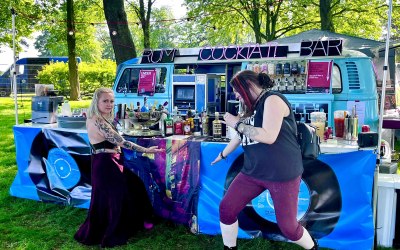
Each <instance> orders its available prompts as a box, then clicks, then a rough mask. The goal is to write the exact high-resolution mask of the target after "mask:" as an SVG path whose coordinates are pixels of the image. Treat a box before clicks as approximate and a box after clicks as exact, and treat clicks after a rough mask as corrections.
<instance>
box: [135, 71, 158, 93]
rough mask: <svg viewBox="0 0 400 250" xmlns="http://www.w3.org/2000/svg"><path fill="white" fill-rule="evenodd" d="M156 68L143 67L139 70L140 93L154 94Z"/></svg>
mask: <svg viewBox="0 0 400 250" xmlns="http://www.w3.org/2000/svg"><path fill="white" fill-rule="evenodd" d="M156 75H157V71H156V70H155V69H141V70H140V72H139V83H138V95H151V96H152V95H154V91H155V86H156Z"/></svg>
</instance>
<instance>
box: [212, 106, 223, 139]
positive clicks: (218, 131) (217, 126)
mask: <svg viewBox="0 0 400 250" xmlns="http://www.w3.org/2000/svg"><path fill="white" fill-rule="evenodd" d="M212 125H213V126H212V128H213V138H214V139H220V138H222V123H221V121H220V120H219V112H215V120H214V121H213V122H212Z"/></svg>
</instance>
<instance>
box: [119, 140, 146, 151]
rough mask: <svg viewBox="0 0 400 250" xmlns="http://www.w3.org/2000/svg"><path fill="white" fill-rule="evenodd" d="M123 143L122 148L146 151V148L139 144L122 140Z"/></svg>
mask: <svg viewBox="0 0 400 250" xmlns="http://www.w3.org/2000/svg"><path fill="white" fill-rule="evenodd" d="M123 145H124V148H128V149H132V150H136V151H138V152H142V153H146V151H147V148H145V147H142V146H139V145H137V144H135V143H133V142H130V141H124V143H123Z"/></svg>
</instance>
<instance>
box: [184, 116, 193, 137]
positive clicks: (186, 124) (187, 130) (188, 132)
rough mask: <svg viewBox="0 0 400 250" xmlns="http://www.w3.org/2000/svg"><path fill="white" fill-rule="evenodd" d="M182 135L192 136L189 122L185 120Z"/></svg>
mask: <svg viewBox="0 0 400 250" xmlns="http://www.w3.org/2000/svg"><path fill="white" fill-rule="evenodd" d="M183 133H184V134H185V135H191V134H192V130H191V128H190V120H189V119H186V120H184V121H183Z"/></svg>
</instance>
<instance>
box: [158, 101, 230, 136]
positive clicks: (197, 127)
mask: <svg viewBox="0 0 400 250" xmlns="http://www.w3.org/2000/svg"><path fill="white" fill-rule="evenodd" d="M208 123H209V117H208V115H207V112H206V111H203V112H201V113H200V114H199V113H198V112H193V111H191V110H190V109H189V110H188V112H187V114H186V116H182V115H180V113H179V111H178V108H177V107H175V108H174V110H173V112H172V117H171V115H170V114H168V115H167V117H166V118H165V120H164V131H163V132H164V133H163V134H164V135H165V136H170V135H193V136H209V135H210V131H209V124H208ZM212 137H213V138H214V139H219V138H222V123H221V120H220V119H219V113H218V112H215V119H214V121H213V122H212Z"/></svg>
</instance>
